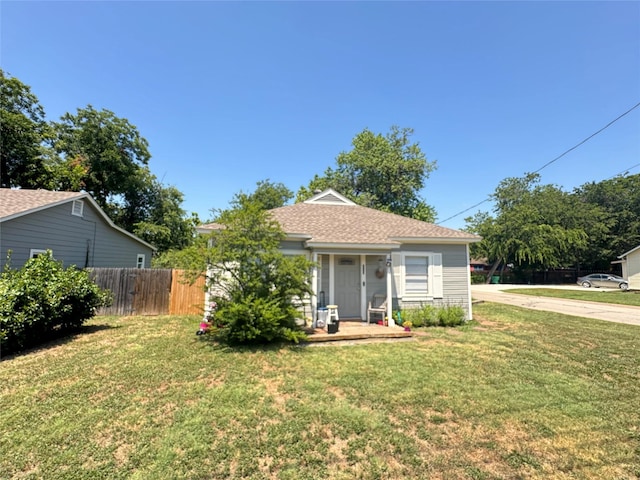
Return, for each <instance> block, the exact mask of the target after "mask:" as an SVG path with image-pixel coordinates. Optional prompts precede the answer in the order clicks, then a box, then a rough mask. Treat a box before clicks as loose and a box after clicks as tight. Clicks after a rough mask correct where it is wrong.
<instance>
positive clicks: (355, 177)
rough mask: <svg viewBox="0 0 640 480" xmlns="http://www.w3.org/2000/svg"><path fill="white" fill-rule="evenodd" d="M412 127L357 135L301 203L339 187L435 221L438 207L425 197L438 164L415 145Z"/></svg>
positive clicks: (371, 203) (356, 197) (370, 203)
mask: <svg viewBox="0 0 640 480" xmlns="http://www.w3.org/2000/svg"><path fill="white" fill-rule="evenodd" d="M411 135H413V130H412V129H411V128H399V127H397V126H393V127H391V130H390V132H389V133H387V134H386V135H382V134H376V133H373V132H372V131H370V130H368V129H365V130H363V131H362V132H360V133H359V134H357V135H356V136H355V138H354V139H353V141H352V146H353V148H352V149H351V150H350V151H348V152H342V153H340V154H339V155H338V157H337V158H336V167H335V168H331V167H329V168H327V170H326V171H325V172H324V175H323V176H319V175H316V176H315V177H314V178H313V179H312V180H311V181H310V182H309V185H308V186H306V187H301V188H300V190H299V191H298V194H297V197H296V201H298V202H300V201H303V200H306V199H307V198H310V197H311V196H313V194H314V193H315V191H316V190H324V189H326V188H329V187H331V188H333V189H334V190H337V191H338V192H340V193H341V194H343V195H345V196H346V197H348V198H350V199H351V200H353V201H354V202H356V203H358V204H359V205H363V206H365V207H370V208H375V209H379V210H383V211H386V212H391V213H397V214H399V215H404V216H406V217H412V218H417V219H419V220H424V221H433V220H434V218H435V211H434V209H433V207H431V206H430V205H427V204H426V203H425V201H424V200H423V199H422V198H421V197H420V190H421V189H422V188H423V187H424V182H425V180H426V179H427V178H428V177H429V174H430V173H431V172H432V171H433V170H434V168H435V167H436V163H435V162H430V161H428V160H427V157H426V156H425V154H424V153H423V152H422V150H421V148H420V146H419V144H418V143H417V142H416V143H411V141H410V137H411Z"/></svg>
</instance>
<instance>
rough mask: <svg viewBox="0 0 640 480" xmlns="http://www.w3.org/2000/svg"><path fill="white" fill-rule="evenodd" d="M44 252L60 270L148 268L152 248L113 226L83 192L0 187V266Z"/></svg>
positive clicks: (19, 262) (17, 264)
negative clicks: (68, 268)
mask: <svg viewBox="0 0 640 480" xmlns="http://www.w3.org/2000/svg"><path fill="white" fill-rule="evenodd" d="M46 250H51V251H52V252H53V257H54V258H55V259H57V260H61V261H62V262H63V264H64V266H65V267H67V266H70V265H75V266H77V267H79V268H85V267H130V268H135V267H137V268H148V267H150V265H151V255H152V253H153V250H154V247H153V246H151V245H150V244H148V243H147V242H145V241H143V240H141V239H139V238H138V237H136V236H134V235H132V234H131V233H129V232H127V231H125V230H123V229H122V228H120V227H117V226H116V225H115V224H114V223H113V222H112V221H111V219H109V217H108V216H107V215H106V214H105V213H104V212H103V211H102V209H101V208H100V207H99V206H98V204H97V203H96V202H95V200H94V199H93V198H92V197H91V195H89V194H88V193H82V192H52V191H49V190H26V189H9V188H0V265H2V266H4V264H5V263H6V260H7V253H8V252H9V251H11V267H12V268H20V267H21V266H23V265H24V264H25V263H26V261H27V260H28V259H29V258H32V257H34V256H36V255H38V254H40V253H43V252H45V251H46Z"/></svg>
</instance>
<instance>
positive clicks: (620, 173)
mask: <svg viewBox="0 0 640 480" xmlns="http://www.w3.org/2000/svg"><path fill="white" fill-rule="evenodd" d="M636 167H640V163H636V164H635V165H631V166H630V167H629V168H625V169H624V170H622V171H621V172H618V173H616V174H615V175H612V176H611V177H609V178H607V180H611V179H612V178H615V177H618V176H620V175H626V174H627V173H629V170H633V169H634V168H636Z"/></svg>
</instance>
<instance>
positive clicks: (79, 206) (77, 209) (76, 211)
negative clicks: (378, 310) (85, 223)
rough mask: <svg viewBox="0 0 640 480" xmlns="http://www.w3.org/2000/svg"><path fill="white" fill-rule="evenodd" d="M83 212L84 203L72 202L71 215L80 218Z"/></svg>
mask: <svg viewBox="0 0 640 480" xmlns="http://www.w3.org/2000/svg"><path fill="white" fill-rule="evenodd" d="M83 210H84V202H83V201H82V200H74V201H73V207H72V208H71V215H75V216H76V217H81V216H82V212H83Z"/></svg>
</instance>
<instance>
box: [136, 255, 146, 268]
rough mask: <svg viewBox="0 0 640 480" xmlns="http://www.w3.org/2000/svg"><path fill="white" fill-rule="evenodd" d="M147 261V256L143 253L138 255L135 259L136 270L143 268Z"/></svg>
mask: <svg viewBox="0 0 640 480" xmlns="http://www.w3.org/2000/svg"><path fill="white" fill-rule="evenodd" d="M140 260H142V264H141V263H140ZM146 260H147V256H146V255H145V254H144V253H138V256H137V257H136V268H144V264H145V261H146Z"/></svg>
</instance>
